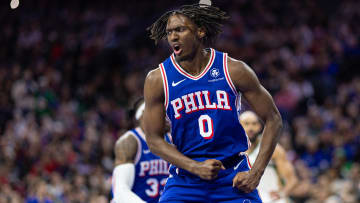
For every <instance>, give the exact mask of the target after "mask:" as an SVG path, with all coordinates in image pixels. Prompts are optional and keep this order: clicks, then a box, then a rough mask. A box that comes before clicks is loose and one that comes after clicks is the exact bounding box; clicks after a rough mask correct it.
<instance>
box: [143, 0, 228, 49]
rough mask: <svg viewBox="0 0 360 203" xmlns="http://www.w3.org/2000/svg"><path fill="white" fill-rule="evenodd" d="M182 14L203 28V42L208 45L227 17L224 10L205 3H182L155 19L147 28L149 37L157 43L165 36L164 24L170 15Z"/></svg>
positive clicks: (218, 32)
mask: <svg viewBox="0 0 360 203" xmlns="http://www.w3.org/2000/svg"><path fill="white" fill-rule="evenodd" d="M175 14H183V15H185V16H187V17H188V18H190V19H191V20H192V21H193V22H194V23H195V24H196V25H197V26H198V27H203V28H204V29H205V33H206V34H205V35H206V36H205V37H204V38H203V43H204V44H205V45H210V44H212V43H213V41H214V40H215V38H216V37H217V35H218V34H220V33H221V32H222V30H221V27H222V25H223V23H224V22H225V20H227V19H228V18H229V16H227V15H226V13H225V12H224V11H221V10H220V9H219V8H217V7H214V6H209V5H205V4H193V5H184V6H181V7H180V8H179V9H177V10H172V11H168V12H166V13H165V14H164V15H162V16H161V17H160V18H159V19H158V20H156V21H155V22H154V23H153V24H152V25H151V26H150V27H148V28H147V30H150V32H151V34H150V38H151V39H153V40H155V44H157V43H158V42H159V41H160V40H162V39H164V38H165V37H166V25H167V22H168V19H169V17H170V16H172V15H175Z"/></svg>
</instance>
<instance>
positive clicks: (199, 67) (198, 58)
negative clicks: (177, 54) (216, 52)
mask: <svg viewBox="0 0 360 203" xmlns="http://www.w3.org/2000/svg"><path fill="white" fill-rule="evenodd" d="M210 53H211V52H207V51H206V50H205V49H204V47H202V46H201V47H199V48H198V49H197V50H195V51H194V53H193V54H191V55H190V56H189V57H187V58H186V59H184V60H181V61H178V63H179V64H180V66H181V67H182V68H183V69H184V70H185V71H186V72H188V73H190V74H191V75H194V76H196V75H199V74H200V73H201V72H202V71H203V70H204V68H205V66H206V64H208V62H209V58H210Z"/></svg>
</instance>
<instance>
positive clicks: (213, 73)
mask: <svg viewBox="0 0 360 203" xmlns="http://www.w3.org/2000/svg"><path fill="white" fill-rule="evenodd" d="M210 75H211V77H213V78H217V77H219V75H220V71H219V69H217V68H215V67H214V68H212V69H211V70H210Z"/></svg>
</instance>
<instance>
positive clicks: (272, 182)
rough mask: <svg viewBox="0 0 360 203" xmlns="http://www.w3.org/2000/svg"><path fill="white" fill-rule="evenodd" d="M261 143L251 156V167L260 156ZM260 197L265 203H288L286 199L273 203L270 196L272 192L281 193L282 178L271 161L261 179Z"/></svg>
mask: <svg viewBox="0 0 360 203" xmlns="http://www.w3.org/2000/svg"><path fill="white" fill-rule="evenodd" d="M259 150H260V143H258V144H257V146H256V148H255V149H254V151H252V152H251V153H250V154H249V160H250V163H251V165H253V164H254V162H255V160H256V157H257V155H258V154H259ZM257 189H258V191H259V193H260V197H261V199H262V201H263V202H264V203H269V202H273V203H286V202H287V201H286V199H284V198H282V199H279V200H277V201H273V200H272V199H271V196H270V192H271V191H279V189H280V178H279V175H278V174H277V172H276V170H275V164H274V162H273V161H272V160H270V162H269V164H268V165H267V167H266V168H265V171H264V174H263V176H262V177H261V180H260V183H259V186H258V187H257Z"/></svg>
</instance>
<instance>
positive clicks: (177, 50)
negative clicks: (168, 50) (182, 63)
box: [174, 44, 182, 55]
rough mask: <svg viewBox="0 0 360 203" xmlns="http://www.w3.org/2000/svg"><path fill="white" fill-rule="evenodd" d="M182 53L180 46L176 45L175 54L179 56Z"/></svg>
mask: <svg viewBox="0 0 360 203" xmlns="http://www.w3.org/2000/svg"><path fill="white" fill-rule="evenodd" d="M181 51H182V49H181V48H180V46H179V45H177V44H176V45H174V53H175V54H176V55H179V54H180V53H181Z"/></svg>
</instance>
